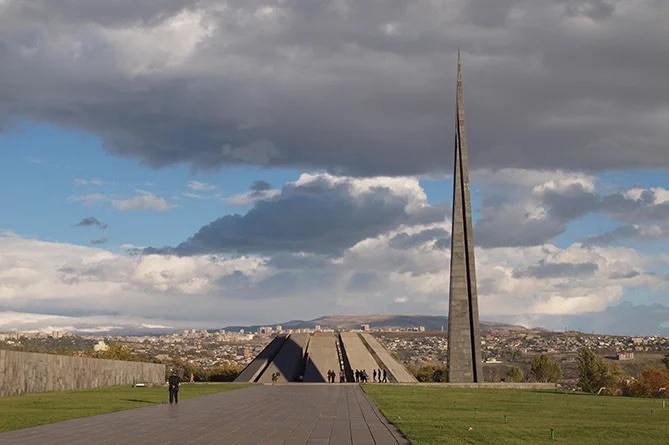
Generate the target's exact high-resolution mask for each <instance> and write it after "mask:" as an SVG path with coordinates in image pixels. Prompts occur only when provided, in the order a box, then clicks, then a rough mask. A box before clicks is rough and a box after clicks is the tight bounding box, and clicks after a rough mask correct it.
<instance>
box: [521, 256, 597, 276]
mask: <svg viewBox="0 0 669 445" xmlns="http://www.w3.org/2000/svg"><path fill="white" fill-rule="evenodd" d="M597 269H598V267H597V264H595V263H547V262H545V261H544V260H541V261H540V262H539V264H537V265H534V266H529V267H526V268H521V269H516V270H514V271H513V276H514V277H516V278H523V277H532V278H539V279H544V278H567V277H579V276H588V275H592V274H594V273H595V272H597Z"/></svg>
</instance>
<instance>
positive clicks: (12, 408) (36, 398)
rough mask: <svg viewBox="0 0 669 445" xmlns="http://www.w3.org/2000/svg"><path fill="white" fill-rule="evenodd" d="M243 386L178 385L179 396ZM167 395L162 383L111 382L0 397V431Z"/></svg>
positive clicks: (152, 401)
mask: <svg viewBox="0 0 669 445" xmlns="http://www.w3.org/2000/svg"><path fill="white" fill-rule="evenodd" d="M244 387H245V385H238V384H195V385H182V386H181V390H180V391H179V400H182V399H190V398H193V397H198V396H202V395H206V394H213V393H216V392H221V391H229V390H233V389H239V388H244ZM167 396H168V393H167V388H166V387H147V388H132V387H129V386H114V387H111V388H101V389H94V390H88V391H65V392H48V393H34V394H25V395H22V396H18V397H5V398H0V413H1V415H0V431H9V430H16V429H19V428H26V427H30V426H36V425H42V424H46V423H55V422H61V421H63V420H68V419H74V418H77V417H86V416H95V415H98V414H105V413H110V412H114V411H121V410H125V409H132V408H141V407H143V406H150V405H155V404H160V403H167V401H168V400H167Z"/></svg>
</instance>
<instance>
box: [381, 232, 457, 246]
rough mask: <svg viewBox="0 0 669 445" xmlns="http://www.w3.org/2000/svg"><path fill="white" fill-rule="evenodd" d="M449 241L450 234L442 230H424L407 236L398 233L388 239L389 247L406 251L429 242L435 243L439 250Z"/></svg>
mask: <svg viewBox="0 0 669 445" xmlns="http://www.w3.org/2000/svg"><path fill="white" fill-rule="evenodd" d="M450 239H451V235H450V233H448V232H447V231H446V230H444V229H440V228H435V229H426V230H422V231H420V232H418V233H414V234H407V233H400V234H397V235H395V236H394V237H393V238H391V239H390V241H389V243H388V244H389V245H390V247H392V248H393V249H400V250H407V249H413V248H414V247H418V246H420V245H422V244H425V243H427V242H430V241H436V243H437V247H438V248H441V247H442V246H444V245H448V246H449V247H450V245H449V243H450Z"/></svg>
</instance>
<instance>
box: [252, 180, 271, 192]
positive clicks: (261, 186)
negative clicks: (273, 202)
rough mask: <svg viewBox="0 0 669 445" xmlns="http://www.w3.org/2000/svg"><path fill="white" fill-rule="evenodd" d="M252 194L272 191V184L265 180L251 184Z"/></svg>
mask: <svg viewBox="0 0 669 445" xmlns="http://www.w3.org/2000/svg"><path fill="white" fill-rule="evenodd" d="M249 188H250V190H251V191H252V192H264V191H267V190H271V189H272V184H270V183H269V182H267V181H263V180H258V181H254V182H253V184H251V187H249Z"/></svg>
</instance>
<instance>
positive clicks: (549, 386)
mask: <svg viewBox="0 0 669 445" xmlns="http://www.w3.org/2000/svg"><path fill="white" fill-rule="evenodd" d="M399 384H400V385H414V386H438V387H443V388H466V389H532V390H554V389H557V388H558V386H557V384H555V383H535V382H531V383H511V382H490V383H485V382H484V383H413V384H410V383H399Z"/></svg>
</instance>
